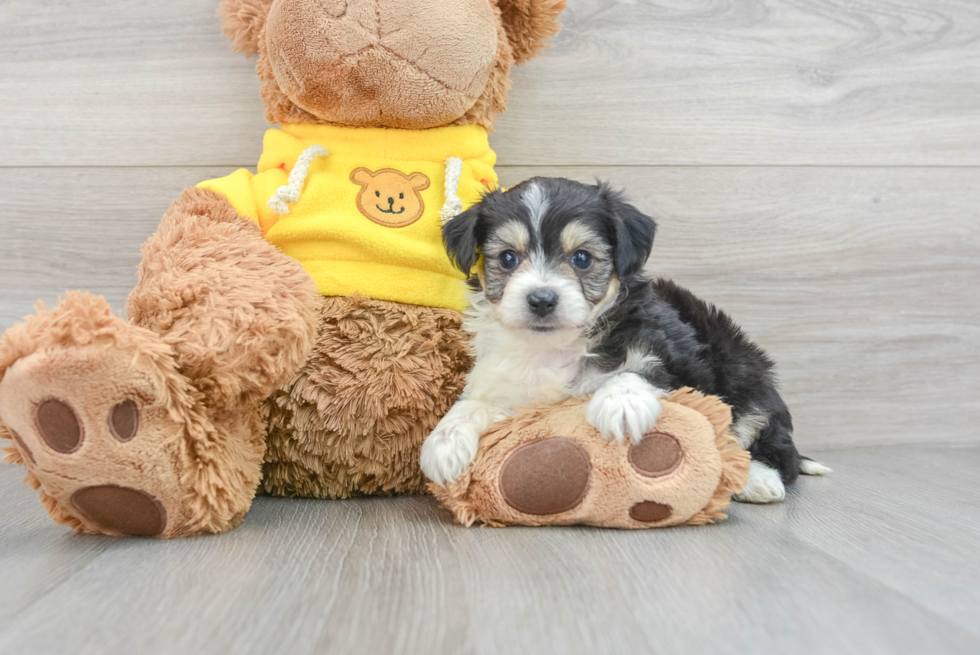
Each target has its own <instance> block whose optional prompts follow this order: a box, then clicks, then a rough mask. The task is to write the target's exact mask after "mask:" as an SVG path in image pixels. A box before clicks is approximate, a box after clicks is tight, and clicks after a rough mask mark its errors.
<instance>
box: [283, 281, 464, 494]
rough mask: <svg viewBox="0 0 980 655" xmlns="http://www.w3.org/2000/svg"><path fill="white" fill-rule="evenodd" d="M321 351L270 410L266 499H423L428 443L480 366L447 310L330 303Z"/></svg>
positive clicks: (325, 304) (324, 311) (324, 309)
mask: <svg viewBox="0 0 980 655" xmlns="http://www.w3.org/2000/svg"><path fill="white" fill-rule="evenodd" d="M318 313H319V316H320V332H319V335H318V337H317V342H316V345H314V347H313V354H312V355H311V356H310V358H309V360H308V361H307V363H306V364H305V365H304V366H303V368H302V369H300V371H299V373H298V374H297V375H296V376H295V378H294V379H293V380H292V381H291V382H290V383H289V384H288V385H286V386H285V387H284V388H282V389H281V390H279V391H278V392H277V393H276V394H275V395H273V396H272V398H270V399H269V401H268V403H267V404H266V411H267V412H268V414H269V440H268V450H267V452H266V465H265V482H264V484H263V486H264V489H265V491H266V492H268V493H270V494H273V495H276V496H310V497H315V498H347V497H349V496H352V495H360V494H391V493H422V492H424V491H425V481H424V479H423V478H422V473H421V471H420V470H419V467H418V459H419V449H420V447H421V445H422V440H423V439H424V438H425V437H426V436H427V435H428V434H429V432H431V431H432V429H433V428H434V427H435V425H436V423H437V422H438V420H439V417H441V416H442V415H444V414H445V413H446V412H447V411H448V410H449V407H450V406H451V405H452V404H453V402H454V401H455V400H456V397H457V396H458V395H459V393H460V391H462V389H463V385H464V382H465V375H466V372H467V371H468V370H469V369H470V367H471V365H472V361H471V358H470V354H469V351H468V347H467V340H466V337H465V334H464V333H463V330H462V327H461V317H460V315H459V314H458V313H457V312H454V311H452V310H448V309H435V308H431V307H418V306H412V305H401V304H398V303H392V302H387V301H381V300H371V299H369V298H364V297H354V298H324V299H323V300H322V302H321V304H320V307H319V312H318Z"/></svg>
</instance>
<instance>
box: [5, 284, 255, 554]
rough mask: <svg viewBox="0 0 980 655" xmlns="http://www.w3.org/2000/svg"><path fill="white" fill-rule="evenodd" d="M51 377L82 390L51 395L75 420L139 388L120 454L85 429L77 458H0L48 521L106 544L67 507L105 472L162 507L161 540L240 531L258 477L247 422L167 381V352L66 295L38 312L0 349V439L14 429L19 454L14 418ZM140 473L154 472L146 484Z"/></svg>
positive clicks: (98, 306)
mask: <svg viewBox="0 0 980 655" xmlns="http://www.w3.org/2000/svg"><path fill="white" fill-rule="evenodd" d="M49 362H51V363H52V364H53V365H48V363H49ZM15 365H16V367H17V368H16V369H12V368H11V367H13V366H15ZM93 369H94V371H96V372H104V371H106V370H107V369H108V370H109V371H111V372H112V376H111V377H110V376H107V375H105V374H104V373H103V374H102V375H91V374H88V375H86V373H90V372H91V371H92V370H93ZM52 371H55V372H56V373H55V375H54V377H52ZM76 372H77V373H76ZM57 373H67V374H68V375H69V376H70V375H72V374H76V375H77V374H81V377H82V380H79V382H78V383H76V384H75V385H73V386H72V388H71V389H70V390H69V391H67V392H66V391H63V390H59V392H58V395H59V396H61V397H65V398H66V399H67V400H69V401H71V402H72V404H73V405H74V406H75V408H76V409H77V410H78V411H79V412H80V413H81V414H83V415H86V414H88V413H89V410H91V409H93V407H94V406H96V405H98V404H100V403H101V402H102V401H103V396H105V395H109V394H111V389H112V388H113V387H121V388H133V387H136V388H140V387H142V389H143V390H142V391H140V392H138V396H139V399H140V401H141V403H142V404H143V407H142V409H141V413H142V421H141V423H142V425H141V427H140V434H139V435H138V437H137V439H134V441H133V442H132V444H131V445H132V447H131V448H129V449H126V451H123V452H120V450H119V449H117V448H114V447H108V448H107V445H106V444H99V443H97V441H98V437H99V435H98V429H99V428H100V427H101V423H102V421H96V420H93V421H90V422H88V423H87V425H86V437H85V443H84V446H85V448H83V449H81V450H79V451H78V452H77V453H73V454H71V455H59V454H57V453H53V452H50V451H49V450H48V449H47V448H45V446H44V445H43V443H42V442H40V440H32V441H33V445H34V447H33V448H31V456H30V457H29V458H26V459H25V457H23V456H22V454H21V453H20V452H19V451H18V450H17V449H16V448H15V447H8V448H7V449H6V452H5V460H6V461H7V462H9V463H14V464H21V465H23V466H25V468H26V469H27V477H26V480H27V482H28V484H29V485H30V486H31V487H32V488H34V489H38V490H39V494H40V497H41V501H42V503H43V504H44V506H45V508H46V509H47V510H48V513H49V514H50V515H51V518H52V519H54V521H55V522H57V523H61V524H63V525H67V526H69V527H71V528H73V529H75V530H76V531H78V532H88V533H100V534H117V533H116V532H114V531H112V530H111V529H106V528H104V527H103V526H100V525H98V524H95V523H92V522H90V521H87V520H85V518H84V517H82V516H81V515H79V514H78V513H77V512H75V511H73V510H72V508H71V503H70V500H69V498H70V497H71V493H72V492H73V491H76V490H77V489H79V488H83V487H85V486H89V485H93V484H104V483H105V482H107V481H108V480H106V479H105V475H106V473H107V472H116V473H121V474H122V475H123V476H126V477H128V478H129V479H120V478H119V477H114V478H113V479H112V480H111V482H112V483H114V484H127V483H128V484H127V486H139V487H141V488H147V487H149V489H150V493H152V494H153V495H154V496H155V497H156V498H157V499H158V500H159V501H160V502H162V503H163V504H164V506H165V507H166V508H167V512H168V515H169V520H168V522H167V528H166V531H165V532H164V533H163V534H162V535H161V536H165V537H181V536H188V535H192V534H203V533H209V532H223V531H225V530H228V529H229V528H231V527H234V526H235V525H237V524H238V523H239V522H240V521H241V519H242V517H243V516H244V515H245V512H246V511H248V508H249V506H250V505H251V502H252V497H253V495H254V490H255V487H256V486H257V485H258V482H259V475H260V472H261V457H262V452H263V449H264V448H263V443H262V440H261V439H258V438H257V437H258V435H259V433H258V432H257V431H256V427H257V423H256V422H257V419H258V412H257V411H252V412H249V411H245V412H239V413H237V414H230V413H225V414H219V415H214V414H211V413H210V412H209V411H208V408H207V407H206V406H205V404H204V400H205V398H204V396H203V395H202V394H201V393H200V392H198V391H197V390H196V389H195V388H194V387H193V386H192V385H191V384H190V382H189V381H188V380H187V378H185V377H184V376H183V375H181V374H180V372H179V371H178V370H177V362H176V360H175V358H174V352H173V350H172V349H171V347H170V346H169V345H167V344H166V343H164V342H163V341H162V340H161V339H160V338H159V337H157V335H155V334H153V333H152V332H150V331H148V330H145V329H143V328H140V327H137V326H135V325H133V324H132V323H127V322H125V321H123V320H122V319H120V318H118V317H116V316H113V315H112V312H111V311H110V309H109V306H108V305H107V304H106V302H105V301H104V300H103V299H102V298H99V297H95V296H91V295H89V294H86V293H69V294H68V295H67V296H66V298H65V299H64V301H62V302H61V304H60V305H59V306H58V307H57V308H56V309H55V310H53V311H48V310H47V309H45V308H44V306H43V305H41V306H39V307H38V308H37V314H36V315H35V316H32V317H29V318H28V319H27V321H26V322H25V323H22V324H19V325H17V326H15V327H13V328H11V329H10V330H9V331H8V332H7V333H6V334H5V335H4V338H3V340H2V341H0V379H2V380H3V383H4V384H2V385H0V411H2V412H3V415H4V417H5V421H9V422H10V425H5V424H0V436H3V437H6V438H8V439H9V438H11V430H12V429H17V430H18V432H19V434H20V435H21V437H20V440H21V443H24V442H26V441H27V440H28V439H29V438H30V437H28V435H29V434H30V433H31V425H30V423H31V422H30V420H29V419H28V418H27V417H23V416H19V414H23V412H22V411H18V410H21V408H22V407H24V406H25V405H28V406H29V405H30V398H31V397H33V396H39V397H42V398H43V397H46V396H48V395H50V393H51V388H52V387H53V386H58V380H57V379H56V378H57ZM107 389H108V390H109V391H108V393H107ZM23 396H27V398H22V397H23ZM256 410H257V408H256ZM92 413H95V412H92ZM15 421H16V423H14V422H15ZM102 436H103V437H105V436H106V435H102ZM102 441H103V442H107V444H108V445H111V444H112V441H111V440H109V439H105V438H104V439H103V440H102ZM100 446H101V448H100ZM114 469H119V470H118V471H114ZM143 471H154V473H153V475H152V476H150V477H147V476H146V475H144V473H143Z"/></svg>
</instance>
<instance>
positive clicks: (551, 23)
mask: <svg viewBox="0 0 980 655" xmlns="http://www.w3.org/2000/svg"><path fill="white" fill-rule="evenodd" d="M566 2H567V0H497V6H498V7H500V14H501V18H502V19H503V22H504V30H505V31H506V32H507V37H508V38H509V39H510V45H511V48H512V49H513V51H514V61H515V62H517V63H518V64H523V63H524V62H526V61H527V60H529V59H532V58H534V57H536V56H538V55H539V54H541V50H542V49H544V47H545V45H547V41H548V38H549V37H551V36H554V35H555V34H557V33H558V30H560V29H561V23H559V22H558V14H560V13H561V12H562V10H563V9H564V8H565V4H566Z"/></svg>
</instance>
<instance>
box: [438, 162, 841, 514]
mask: <svg viewBox="0 0 980 655" xmlns="http://www.w3.org/2000/svg"><path fill="white" fill-rule="evenodd" d="M655 233H656V223H655V222H654V221H653V219H651V218H649V217H647V216H644V215H643V214H642V213H640V212H639V211H638V210H637V209H636V208H634V207H633V206H631V205H629V204H627V203H626V202H625V201H624V199H623V197H622V195H621V194H619V193H617V192H615V191H613V190H612V189H611V188H610V187H609V186H607V185H605V184H601V183H600V184H596V185H593V186H589V185H585V184H580V183H578V182H573V181H570V180H566V179H560V178H533V179H531V180H528V181H527V182H524V183H522V184H520V185H518V186H516V187H514V188H513V189H511V190H509V191H507V192H501V191H493V192H491V193H489V194H488V195H486V196H485V197H484V199H483V200H482V201H481V202H480V203H478V204H477V205H474V206H473V207H471V208H470V209H469V210H467V211H465V212H463V213H462V214H460V215H459V216H457V217H456V218H454V219H452V220H451V221H449V222H448V223H447V224H446V226H445V227H444V229H443V240H444V242H445V245H446V250H447V251H448V253H449V256H450V258H451V259H452V260H453V262H454V264H455V265H456V266H458V267H459V269H460V270H462V271H464V272H470V271H471V270H474V266H476V268H475V274H474V275H473V276H472V277H471V279H470V280H469V285H470V289H471V291H470V295H469V301H470V307H469V309H468V310H467V312H466V317H465V329H466V330H467V331H468V332H469V333H470V334H471V335H472V337H473V342H472V343H473V348H474V350H475V355H476V363H475V366H474V368H473V370H472V372H471V373H470V374H469V377H468V378H467V383H466V388H465V390H464V391H463V394H462V395H461V396H460V399H459V400H458V401H457V402H456V404H455V405H454V406H453V407H452V408H451V409H450V410H449V412H448V413H447V414H446V416H445V417H444V418H443V419H442V421H441V422H440V423H439V424H438V426H436V429H435V430H434V431H433V432H432V434H430V435H429V436H428V438H426V440H425V442H424V443H423V445H422V455H421V465H422V472H423V473H425V475H426V476H427V477H428V478H429V479H430V480H432V481H434V482H436V483H438V484H442V485H445V484H447V483H449V482H451V481H453V480H455V479H456V478H457V477H459V475H460V474H462V473H463V471H464V470H465V469H466V468H467V467H468V466H469V465H470V463H471V462H472V461H473V458H474V457H475V455H476V451H477V446H478V444H479V440H480V435H481V434H482V433H483V431H484V430H486V429H487V427H489V426H490V424H492V423H493V422H495V421H498V420H500V419H503V418H505V417H507V416H511V415H512V414H513V413H514V410H515V408H518V407H523V406H528V405H529V404H531V403H553V402H557V401H560V400H563V399H565V398H568V397H580V396H587V395H589V394H592V399H591V400H590V401H589V404H588V407H587V411H586V416H587V419H588V421H589V422H590V423H591V424H592V425H593V426H595V427H596V428H597V429H598V430H599V432H600V433H601V434H602V435H604V436H605V437H606V438H608V439H613V440H615V441H623V440H625V439H630V440H631V441H632V442H634V443H636V442H638V441H640V440H641V439H642V438H643V435H644V434H646V433H647V432H648V431H650V430H651V429H652V428H653V426H654V424H655V423H656V422H657V419H658V418H659V416H660V403H659V401H658V399H659V398H660V397H662V396H664V395H665V394H666V393H667V392H668V391H669V390H671V389H676V388H679V387H684V386H689V387H694V388H695V389H697V390H699V391H702V392H704V393H707V394H714V395H718V396H720V397H722V398H723V399H724V400H725V402H727V403H728V404H730V405H731V407H732V416H733V424H732V434H733V435H734V436H735V437H736V438H737V439H738V440H739V442H740V443H741V444H742V446H743V447H744V448H746V449H748V450H749V451H750V453H751V455H752V464H751V469H750V473H749V480H748V483H747V484H746V486H745V488H744V489H743V490H742V491H741V493H740V494H738V495H736V499H737V500H742V501H746V502H753V503H771V502H776V501H779V500H782V499H783V498H784V497H785V495H786V490H785V487H784V485H785V484H790V483H792V482H793V481H794V480H796V478H797V476H798V475H799V473H805V474H810V475H821V474H823V473H825V472H828V471H829V469H827V468H826V467H824V466H822V465H820V464H818V463H817V462H814V461H812V460H810V459H807V458H803V457H801V456H800V454H799V453H798V452H797V450H796V446H795V445H794V444H793V438H792V435H793V423H792V419H791V417H790V413H789V410H788V409H787V408H786V405H785V403H783V400H782V398H780V396H779V392H778V391H777V389H776V380H775V376H774V374H773V362H772V360H770V359H769V357H768V356H767V355H766V353H765V352H764V351H763V350H762V348H760V347H759V346H757V345H755V344H754V343H752V342H751V341H749V339H748V338H747V337H746V335H745V333H744V332H743V331H742V330H741V328H739V327H738V325H736V324H735V323H734V321H732V319H731V318H729V317H728V316H727V315H726V314H724V313H723V312H721V311H720V310H718V309H716V308H715V307H713V306H711V305H709V304H708V303H706V302H704V301H702V300H700V299H698V298H697V297H695V296H694V295H693V294H692V293H691V292H689V291H687V290H686V289H683V288H681V287H679V286H677V285H676V284H674V283H673V282H671V281H669V280H662V279H661V280H651V279H649V278H647V277H646V276H645V275H644V273H643V267H644V265H645V263H646V261H647V258H648V257H649V255H650V251H651V249H652V247H653V240H654V235H655Z"/></svg>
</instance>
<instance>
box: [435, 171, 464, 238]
mask: <svg viewBox="0 0 980 655" xmlns="http://www.w3.org/2000/svg"><path fill="white" fill-rule="evenodd" d="M462 174H463V160H462V159H460V158H459V157H450V158H449V159H447V160H446V204H444V205H443V206H442V211H440V212H439V216H441V217H442V223H443V225H445V224H446V223H448V222H449V220H450V219H453V218H455V217H456V216H457V215H459V213H460V212H461V211H463V201H462V200H460V199H459V195H458V193H459V178H460V176H461V175H462Z"/></svg>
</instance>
